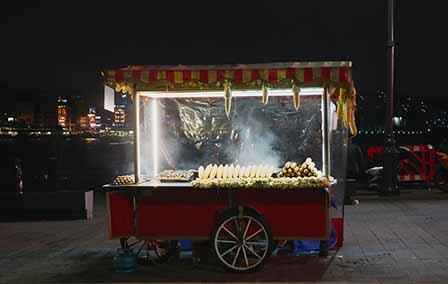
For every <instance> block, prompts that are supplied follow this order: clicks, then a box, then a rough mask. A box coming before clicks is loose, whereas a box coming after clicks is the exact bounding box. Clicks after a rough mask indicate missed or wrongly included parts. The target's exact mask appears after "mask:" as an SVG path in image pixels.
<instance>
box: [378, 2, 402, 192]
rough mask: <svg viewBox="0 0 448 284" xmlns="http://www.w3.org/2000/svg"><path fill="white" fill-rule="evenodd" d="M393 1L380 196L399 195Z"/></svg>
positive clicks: (389, 9)
mask: <svg viewBox="0 0 448 284" xmlns="http://www.w3.org/2000/svg"><path fill="white" fill-rule="evenodd" d="M394 52H395V42H394V0H388V1H387V95H388V99H387V101H386V123H385V134H386V140H385V143H384V152H383V177H384V181H383V188H382V192H381V193H382V194H384V195H394V194H399V193H400V191H399V188H398V178H397V177H398V161H397V156H398V151H397V149H396V147H395V142H396V141H395V137H394V134H393V116H394V71H395V70H394Z"/></svg>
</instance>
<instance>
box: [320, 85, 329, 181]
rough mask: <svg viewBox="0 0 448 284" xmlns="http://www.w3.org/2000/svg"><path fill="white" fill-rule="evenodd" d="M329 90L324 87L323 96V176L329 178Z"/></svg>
mask: <svg viewBox="0 0 448 284" xmlns="http://www.w3.org/2000/svg"><path fill="white" fill-rule="evenodd" d="M328 102H329V101H328V88H327V87H324V93H323V94H322V125H323V127H322V128H323V129H322V140H323V153H322V154H323V157H322V158H323V174H324V176H326V177H327V178H328V177H329V176H330V150H329V149H330V142H329V137H328V133H329V126H328V108H329V106H328Z"/></svg>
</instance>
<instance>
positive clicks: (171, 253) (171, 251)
mask: <svg viewBox="0 0 448 284" xmlns="http://www.w3.org/2000/svg"><path fill="white" fill-rule="evenodd" d="M126 246H127V247H128V248H132V247H135V248H136V251H135V256H136V257H137V259H138V261H139V263H142V264H150V263H156V264H162V263H167V262H170V261H173V260H175V259H177V258H178V257H179V244H178V241H177V240H170V241H162V240H135V241H133V242H130V241H129V239H128V240H126Z"/></svg>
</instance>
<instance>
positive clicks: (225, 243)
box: [212, 210, 273, 272]
mask: <svg viewBox="0 0 448 284" xmlns="http://www.w3.org/2000/svg"><path fill="white" fill-rule="evenodd" d="M272 248H273V242H272V234H271V231H270V229H269V227H268V226H267V225H266V222H265V221H264V220H263V218H262V217H261V216H258V215H256V214H254V213H252V212H250V211H247V212H244V213H243V215H242V216H238V212H236V210H232V211H229V212H228V213H227V214H226V213H224V214H223V215H222V217H221V218H220V219H219V220H218V222H217V224H216V226H215V229H214V231H213V233H212V250H213V253H214V254H215V256H216V258H217V259H218V261H219V263H220V264H221V265H223V266H224V267H225V268H226V269H228V270H231V271H234V272H250V271H254V270H257V269H259V268H261V266H262V264H263V263H264V261H265V260H266V258H267V257H268V256H269V255H270V253H271V251H272Z"/></svg>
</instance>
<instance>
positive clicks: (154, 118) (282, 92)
mask: <svg viewBox="0 0 448 284" xmlns="http://www.w3.org/2000/svg"><path fill="white" fill-rule="evenodd" d="M323 93H324V88H311V87H310V88H301V89H300V96H301V97H302V96H303V97H305V96H321V97H323ZM137 94H138V95H137V100H136V103H137V105H138V104H139V97H140V96H142V97H149V98H153V99H173V98H212V97H214V98H223V99H224V92H223V91H198V92H150V91H139V92H138V93H137ZM261 95H262V92H261V90H234V91H232V97H261ZM268 95H269V97H285V96H293V93H292V91H291V88H289V89H275V90H269V91H268ZM150 106H151V124H152V125H151V138H152V143H151V144H152V149H151V150H152V151H151V152H152V163H153V172H152V174H153V177H156V176H157V174H158V172H159V139H160V137H159V134H160V132H159V127H160V122H159V119H160V118H159V111H158V107H157V106H158V104H157V100H151V102H150ZM137 109H138V108H137ZM135 115H136V121H139V113H138V112H136V113H135ZM136 130H137V131H136V140H137V147H138V145H140V129H139V126H137V128H136ZM138 148H139V147H138ZM137 153H138V154H137V155H136V157H135V158H136V169H135V171H136V180H137V179H138V177H139V176H140V160H141V159H140V151H139V150H137ZM323 155H324V156H325V155H327V154H326V153H325V152H324V151H323ZM324 160H325V159H324Z"/></svg>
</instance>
